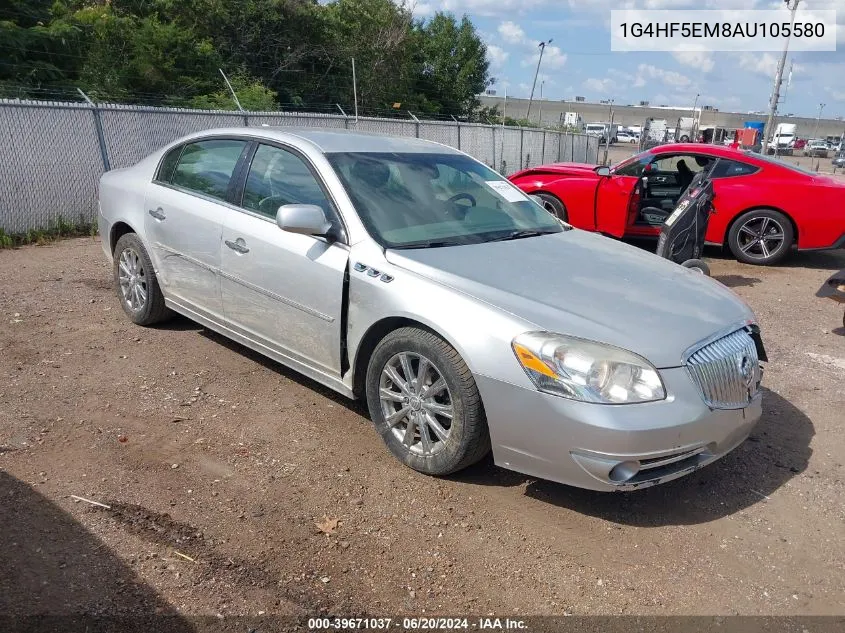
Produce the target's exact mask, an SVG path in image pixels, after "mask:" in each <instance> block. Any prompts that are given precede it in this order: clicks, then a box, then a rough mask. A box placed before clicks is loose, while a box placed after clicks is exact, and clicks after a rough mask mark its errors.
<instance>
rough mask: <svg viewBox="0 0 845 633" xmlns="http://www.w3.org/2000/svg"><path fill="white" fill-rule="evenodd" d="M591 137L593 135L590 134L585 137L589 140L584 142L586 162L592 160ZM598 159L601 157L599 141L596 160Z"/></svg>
mask: <svg viewBox="0 0 845 633" xmlns="http://www.w3.org/2000/svg"><path fill="white" fill-rule="evenodd" d="M590 138H591V137H589V136H588V137H587V138H586V139H585V140H586V141H587V142H586V143H584V162H585V163H589V162H590ZM598 159H599V147H598V143H597V144H596V161H598Z"/></svg>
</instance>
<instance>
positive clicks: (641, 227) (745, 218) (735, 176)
mask: <svg viewBox="0 0 845 633" xmlns="http://www.w3.org/2000/svg"><path fill="white" fill-rule="evenodd" d="M709 168H712V172H711V177H712V179H713V186H714V191H715V194H716V196H715V200H714V206H715V210H716V212H715V213H714V215H713V216H712V217H711V218H710V222H709V224H708V228H707V235H706V239H707V242H708V243H710V244H716V245H720V246H726V247H727V248H728V249H730V251H731V252H732V253H733V255H734V256H735V257H736V258H737V259H738V260H740V261H743V262H746V263H750V264H761V265H767V264H775V263H777V262H779V261H781V260H782V259H783V258H784V257H786V256H787V255H788V254H789V252H790V251H791V250H792V249H793V248H797V249H798V250H820V249H831V248H842V247H845V182H842V181H839V180H837V179H835V178H832V177H829V176H825V175H822V174H817V173H815V172H813V171H810V170H807V169H803V168H801V167H797V166H794V165H790V164H787V163H786V162H783V161H781V160H778V159H777V158H769V157H766V156H763V155H761V154H755V153H753V152H751V151H746V150H734V149H731V148H727V147H723V146H720V145H703V144H698V143H691V144H680V143H677V144H672V145H661V146H659V147H655V148H653V149H650V150H648V151H645V152H642V153H640V154H637V155H635V156H633V157H631V158H629V159H626V160H624V161H622V162H621V163H619V164H618V165H615V166H613V167H611V168H610V169H609V170H608V173H607V174H604V173H603V172H602V171H601V169H600V168H597V167H596V166H595V165H589V164H578V163H559V164H554V165H541V166H539V167H533V168H531V169H526V170H524V171H520V172H517V173H515V174H513V175H511V176H510V180H511V182H513V183H514V184H516V185H517V186H518V187H519V188H520V189H522V190H523V191H525V192H526V193H530V194H532V195H536V196H538V198H540V199H542V200H543V203H544V205H545V206H546V208H547V209H548V210H549V211H551V212H552V213H555V214H556V215H557V216H558V217H560V218H561V219H564V220H566V221H567V222H570V223H571V224H572V225H574V226H576V227H578V228H582V229H585V230H590V231H599V232H601V233H605V234H607V235H611V236H614V237H619V238H622V237H656V236H657V235H658V234H659V233H660V226H661V225H662V223H663V221H664V220H665V218H666V217H667V216H668V215H669V214H670V213H671V212H672V210H673V209H674V207H675V204H676V202H677V201H678V199H679V198H680V197H681V196H682V195H683V192H684V191H685V190H686V188H687V186H688V185H689V183H690V182H691V181H692V178H693V177H694V175H695V173H696V172H697V171H700V170H701V169H709ZM655 208H658V209H662V210H663V211H664V213H663V214H662V215H661V214H656V213H654V212H653V211H650V212H649V213H648V214H647V215H644V214H643V213H642V210H643V209H655Z"/></svg>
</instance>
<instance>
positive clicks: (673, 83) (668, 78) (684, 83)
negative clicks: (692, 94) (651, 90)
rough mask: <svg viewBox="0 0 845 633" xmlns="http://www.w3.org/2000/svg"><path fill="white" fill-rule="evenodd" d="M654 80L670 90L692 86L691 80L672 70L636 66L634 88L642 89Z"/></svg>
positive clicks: (643, 65) (649, 65) (644, 65)
mask: <svg viewBox="0 0 845 633" xmlns="http://www.w3.org/2000/svg"><path fill="white" fill-rule="evenodd" d="M649 80H655V81H659V82H661V83H663V84H664V85H666V86H669V87H670V88H676V89H677V88H687V87H689V86H691V85H692V80H691V79H690V78H689V77H687V76H686V75H682V74H681V73H678V72H675V71H674V70H664V69H663V68H657V67H656V66H652V65H651V64H640V65H639V66H637V76H636V78H635V79H634V84H633V86H634V88H642V87H645V86H648V85H649V84H650V83H651V82H650V81H649Z"/></svg>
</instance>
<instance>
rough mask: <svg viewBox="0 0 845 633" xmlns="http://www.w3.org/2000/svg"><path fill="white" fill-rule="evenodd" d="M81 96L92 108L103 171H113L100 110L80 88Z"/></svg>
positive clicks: (78, 90)
mask: <svg viewBox="0 0 845 633" xmlns="http://www.w3.org/2000/svg"><path fill="white" fill-rule="evenodd" d="M76 90H77V92H79V94H81V95H82V98H83V99H85V101H87V102H88V105H89V106H91V112H93V113H94V129H95V130H97V141H99V143H100V156H101V157H102V159H103V169H104V170H105V171H111V164H110V163H109V150H108V148H107V147H106V136H105V134H104V133H103V121H102V120H101V119H100V109H99V108H98V107H97V106H96V104H95V103H94V102H93V101H91V99H89V98H88V95H87V94H85V93H84V92H82V90H80V89H79V88H77V89H76Z"/></svg>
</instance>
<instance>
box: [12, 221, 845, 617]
mask: <svg viewBox="0 0 845 633" xmlns="http://www.w3.org/2000/svg"><path fill="white" fill-rule="evenodd" d="M709 254H710V256H711V258H710V261H711V264H712V266H713V269H714V276H716V277H717V278H718V279H719V280H720V281H722V282H723V283H725V284H726V285H729V286H731V287H732V288H734V290H735V291H736V292H737V293H739V294H740V295H741V296H742V297H744V298H745V299H746V300H747V301H748V302H749V303H750V304H751V306H752V307H753V308H754V309H755V311H756V312H757V315H758V317H759V319H760V322H761V325H762V329H763V334H764V340H765V342H766V344H767V347H768V352H769V357H770V361H771V362H770V363H769V364H768V367H767V369H766V374H765V379H764V384H765V386H766V391H765V396H764V417H763V419H762V420H761V422H760V423H759V426H758V427H757V428H756V430H755V431H754V433H753V435H752V437H751V438H750V439H749V441H747V442H746V443H744V444H743V445H742V446H740V447H739V448H738V449H737V450H736V451H734V452H733V453H731V454H730V455H728V456H727V457H726V458H724V459H722V460H721V461H719V462H717V463H716V464H714V465H711V466H709V467H707V468H705V469H702V470H701V471H698V472H696V473H694V474H693V475H690V476H688V477H686V478H683V479H681V480H677V481H674V482H671V483H668V484H665V485H662V486H658V487H656V488H651V489H646V490H641V491H637V492H632V493H625V494H608V493H596V492H587V491H581V490H577V489H573V488H568V487H566V486H562V485H557V484H552V483H549V482H545V481H537V480H534V479H531V478H527V477H524V476H522V475H519V474H516V473H512V472H508V471H505V470H502V469H499V468H497V467H495V466H493V465H492V463H491V462H490V461H487V462H484V463H482V464H480V465H477V466H475V467H473V468H471V469H470V470H468V471H466V472H464V473H461V474H459V475H457V476H454V477H450V478H446V479H435V478H430V477H426V476H423V475H420V474H417V473H414V472H412V471H410V470H408V469H407V468H405V467H403V466H402V465H400V464H399V463H398V462H397V461H396V460H394V459H392V458H391V457H390V456H389V454H388V452H387V450H386V449H385V447H384V446H383V444H382V443H381V440H380V439H379V438H378V437H377V435H376V433H375V432H374V431H373V429H372V426H371V423H370V421H369V420H368V418H367V416H366V413H365V411H364V410H363V409H362V408H361V407H360V406H359V405H356V404H355V403H350V402H348V401H346V400H344V399H343V398H341V397H339V396H335V395H333V394H332V393H329V392H327V391H326V390H325V389H323V388H321V387H319V386H317V385H315V384H314V383H312V382H311V381H309V380H307V379H304V378H301V377H299V376H298V375H297V374H295V373H294V372H292V371H289V370H287V369H285V368H283V367H281V366H279V365H276V364H274V363H272V362H270V361H267V360H264V359H262V358H261V357H259V356H258V355H256V354H254V353H252V352H250V351H248V350H246V349H245V348H242V347H240V346H238V345H237V344H234V343H230V342H227V341H226V340H225V339H222V338H221V337H219V336H217V335H215V334H212V333H210V332H208V331H206V330H204V329H203V328H202V327H200V326H198V325H195V324H194V323H192V322H190V321H188V320H186V319H183V318H177V319H175V320H174V321H172V322H170V323H168V324H165V325H164V326H162V327H157V328H151V329H145V328H140V327H137V326H134V325H132V324H131V323H130V322H129V321H128V320H127V319H126V318H125V316H124V314H123V312H122V311H121V309H120V307H119V305H118V302H117V299H116V296H115V291H114V289H113V285H112V281H111V269H110V266H109V265H108V264H107V262H106V261H105V258H104V257H103V253H102V251H101V249H100V245H99V243H98V238H96V239H90V238H86V239H77V240H67V241H62V242H58V243H55V244H52V245H48V246H41V247H27V248H21V249H18V250H0V508H2V509H0V534H2V535H3V537H2V541H3V546H2V547H0V613H4V614H6V615H12V616H16V615H22V614H32V613H40V614H44V613H49V614H67V613H79V612H89V613H100V614H117V615H120V614H129V615H131V614H137V613H141V612H147V613H177V614H182V615H211V616H217V615H221V616H225V615H232V614H245V615H253V616H257V615H259V614H262V615H270V614H283V615H297V616H307V615H319V614H321V613H322V614H334V615H353V614H362V613H370V614H374V615H392V616H397V615H403V614H404V615H422V614H453V615H455V614H462V613H473V614H481V615H486V614H488V613H495V614H496V615H498V616H502V617H504V616H510V615H526V614H606V615H610V614H640V615H648V614H725V615H728V614H748V615H758V614H766V615H796V614H807V615H830V614H843V589H845V527H843V526H844V525H845V523H843V521H844V520H845V481H843V479H845V477H844V476H843V459H845V457H843V456H845V433H843V431H845V329H843V327H842V313H843V307H842V306H841V305H837V304H835V303H833V302H832V301H828V300H821V299H817V298H816V297H815V296H814V294H815V292H816V290H817V289H818V287H819V286H820V285H821V283H822V281H823V280H824V279H825V278H826V277H828V276H829V275H830V274H831V272H832V271H833V270H836V269H840V268H843V267H845V252H842V251H839V252H838V253H835V254H834V253H816V254H803V255H796V256H794V257H793V258H792V259H791V260H789V262H788V263H787V264H786V265H784V266H781V267H778V268H769V269H763V268H756V267H752V266H747V265H742V264H739V263H737V262H735V261H732V260H729V259H727V258H724V257H723V256H721V255H720V253H719V252H717V251H712V252H710V253H709ZM71 495H77V496H79V497H84V498H85V499H88V500H92V501H97V502H99V503H102V504H105V505H107V506H109V508H103V507H99V506H95V505H91V504H89V503H87V502H85V501H78V500H74V499H73V498H72V497H71ZM317 523H320V524H322V526H323V529H324V530H325V531H326V532H331V533H330V534H326V533H324V532H322V531H321V530H320V529H319V528H318V527H317ZM799 630H800V629H799Z"/></svg>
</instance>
